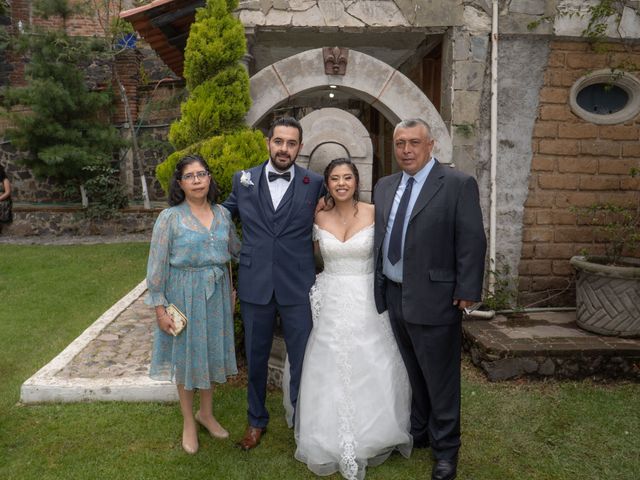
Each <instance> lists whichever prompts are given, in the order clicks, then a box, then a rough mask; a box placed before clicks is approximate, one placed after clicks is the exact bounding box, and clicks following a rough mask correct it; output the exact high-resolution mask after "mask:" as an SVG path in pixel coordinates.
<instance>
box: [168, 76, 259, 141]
mask: <svg viewBox="0 0 640 480" xmlns="http://www.w3.org/2000/svg"><path fill="white" fill-rule="evenodd" d="M250 105H251V97H250V96H249V76H248V75H247V71H246V70H245V69H244V67H242V66H241V65H235V66H233V67H229V68H226V69H224V70H223V71H221V72H220V73H218V74H217V75H216V76H214V77H213V78H211V79H209V80H206V81H205V82H204V83H202V84H201V85H198V86H197V87H196V88H195V89H194V90H193V91H192V92H191V93H190V95H189V98H188V99H187V100H186V101H185V102H184V103H183V104H182V107H181V110H182V116H181V118H180V120H178V121H177V122H175V123H174V124H173V125H171V131H170V132H169V141H170V142H171V143H172V144H173V145H174V146H175V147H176V149H179V150H180V149H183V148H185V147H187V146H188V145H191V144H193V143H196V142H198V141H200V140H202V139H204V138H208V137H211V136H214V135H220V134H222V133H227V132H231V131H233V130H236V129H238V128H241V127H242V125H243V119H244V116H245V115H246V113H247V111H248V109H249V107H250Z"/></svg>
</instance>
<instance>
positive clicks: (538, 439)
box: [0, 244, 640, 480]
mask: <svg viewBox="0 0 640 480" xmlns="http://www.w3.org/2000/svg"><path fill="white" fill-rule="evenodd" d="M147 250H148V245H145V244H120V245H100V246H12V245H0V298H1V299H2V308H0V325H1V326H2V332H3V338H4V341H3V343H2V356H1V357H0V359H1V361H0V378H1V379H2V382H1V383H0V412H2V413H0V478H1V479H20V480H22V479H27V480H28V479H38V480H48V479H62V478H64V479H154V480H156V479H181V478H213V479H252V480H254V479H255V480H258V479H281V478H285V479H299V478H301V479H312V478H315V477H314V476H313V475H312V474H311V473H309V472H308V470H307V469H306V467H305V466H304V465H302V464H300V463H299V462H297V461H296V460H294V459H293V452H294V449H295V444H294V441H293V438H292V433H291V431H290V430H288V429H287V428H286V425H285V423H284V420H283V418H282V415H281V411H282V410H281V407H280V405H281V400H282V397H281V395H280V394H279V393H278V392H276V391H273V392H270V394H269V397H268V404H269V409H270V411H271V412H272V421H271V423H270V429H269V432H268V434H267V435H266V436H265V437H264V440H263V444H262V445H261V446H260V447H259V448H258V449H256V450H255V451H252V452H250V453H245V452H241V451H240V450H238V449H237V448H235V447H233V442H232V441H225V442H221V441H214V440H213V439H211V438H209V437H206V436H205V435H204V433H202V432H201V434H200V444H201V450H200V452H199V453H198V454H197V455H195V456H188V455H186V454H184V453H183V452H182V450H181V448H180V428H181V419H180V414H179V411H178V408H177V405H175V404H169V405H163V404H154V403H146V404H143V403H137V404H126V403H80V404H59V405H38V406H23V405H20V404H19V403H18V399H19V390H20V385H21V384H22V382H24V381H25V380H26V379H27V378H28V377H30V376H31V375H32V374H33V373H35V372H36V371H37V370H38V369H39V368H40V367H42V366H43V365H44V364H45V363H47V362H48V361H49V360H51V358H53V357H54V356H55V355H57V354H58V353H59V352H60V351H61V350H62V349H63V348H64V347H65V346H66V345H68V344H69V342H71V341H72V340H73V339H74V338H75V337H76V336H77V335H78V334H80V333H81V332H82V331H83V330H84V329H85V328H86V327H87V326H88V325H89V324H91V323H92V322H93V321H94V320H95V319H96V318H97V317H98V316H99V315H100V314H101V313H102V312H104V311H105V310H106V309H107V308H108V307H109V306H111V305H112V304H113V303H114V302H115V301H116V300H117V299H119V298H120V297H122V296H123V295H124V294H125V293H127V292H128V291H129V290H130V289H131V288H132V287H133V286H135V285H136V284H137V283H138V282H139V281H140V280H141V279H142V278H143V276H144V271H145V265H146V255H147ZM463 366H464V372H463V405H462V421H463V425H462V428H463V447H462V450H461V458H460V467H459V475H458V478H459V479H478V480H483V479H487V480H489V479H490V480H502V479H518V480H520V479H536V480H547V479H548V480H551V479H554V480H555V479H572V480H573V479H576V478H578V479H589V480H591V479H605V478H606V479H609V478H615V479H617V480H627V479H628V480H631V479H636V478H638V472H639V471H640V385H639V384H637V383H631V382H619V383H610V384H602V383H600V384H597V383H593V382H589V381H584V382H556V381H549V382H510V383H499V384H491V383H488V382H487V381H485V380H484V377H482V376H481V375H480V374H479V373H478V372H477V370H475V369H474V368H473V367H472V366H470V365H469V364H468V363H467V362H466V361H465V363H464V365H463ZM215 400H216V406H215V409H216V412H217V415H218V418H219V419H220V421H221V422H222V424H223V425H225V426H227V427H228V428H229V429H230V430H231V434H232V438H233V439H238V438H239V437H240V436H241V435H242V432H243V430H244V426H245V408H246V403H245V389H244V388H243V386H241V385H240V386H238V385H232V384H227V385H224V386H221V387H220V388H219V389H218V391H217V392H216V395H215ZM430 469H431V460H430V456H429V452H428V451H424V450H416V451H414V453H413V454H412V457H411V459H409V460H405V459H404V458H402V457H400V456H398V455H394V456H392V457H391V458H390V459H389V460H388V461H387V462H386V463H385V464H383V465H381V466H379V467H376V468H372V469H369V470H368V472H367V479H372V480H375V479H390V480H393V479H398V480H400V479H408V478H429V472H430ZM329 478H330V479H332V480H337V479H338V478H340V477H338V476H335V475H334V476H332V477H329Z"/></svg>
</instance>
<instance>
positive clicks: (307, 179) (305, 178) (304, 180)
mask: <svg viewBox="0 0 640 480" xmlns="http://www.w3.org/2000/svg"><path fill="white" fill-rule="evenodd" d="M310 181H311V179H310V178H309V177H307V176H306V175H305V176H304V178H303V179H302V183H304V184H305V185H306V184H307V183H309V182H310Z"/></svg>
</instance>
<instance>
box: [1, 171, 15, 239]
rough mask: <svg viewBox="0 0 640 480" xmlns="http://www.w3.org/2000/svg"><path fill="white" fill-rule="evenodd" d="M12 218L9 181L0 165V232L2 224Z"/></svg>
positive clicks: (9, 221)
mask: <svg viewBox="0 0 640 480" xmlns="http://www.w3.org/2000/svg"><path fill="white" fill-rule="evenodd" d="M12 220H13V211H12V205H11V183H10V182H9V179H8V178H7V174H6V172H5V171H4V167H3V166H2V165H0V232H1V231H2V225H4V224H6V223H11V221H12Z"/></svg>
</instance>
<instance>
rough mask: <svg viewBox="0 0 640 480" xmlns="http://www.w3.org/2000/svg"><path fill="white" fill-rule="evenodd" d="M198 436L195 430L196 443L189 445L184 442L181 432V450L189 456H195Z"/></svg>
mask: <svg viewBox="0 0 640 480" xmlns="http://www.w3.org/2000/svg"><path fill="white" fill-rule="evenodd" d="M198 448H199V445H198V434H197V430H196V443H195V445H194V444H191V445H190V444H189V443H187V442H186V441H185V438H184V431H183V432H182V449H183V450H184V451H185V452H187V453H188V454H189V455H195V454H196V453H198Z"/></svg>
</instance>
